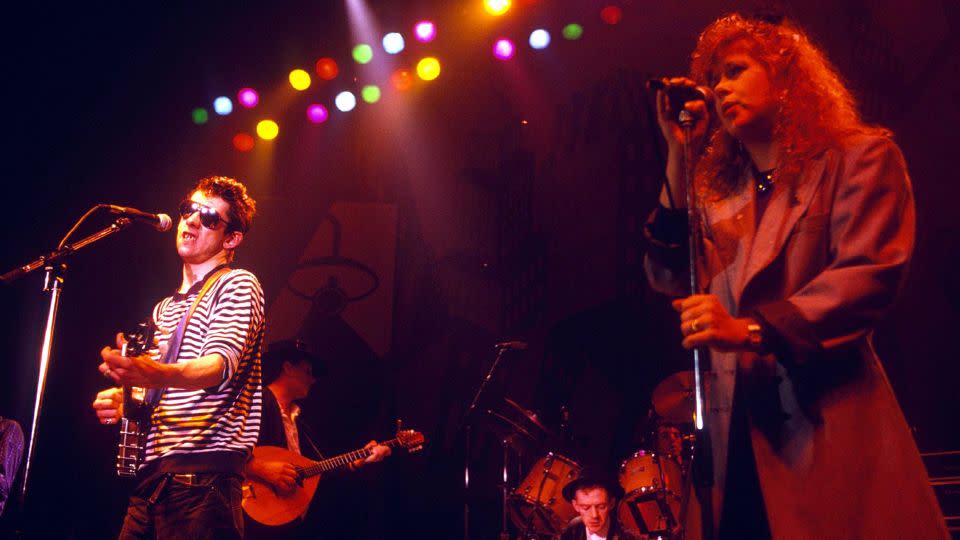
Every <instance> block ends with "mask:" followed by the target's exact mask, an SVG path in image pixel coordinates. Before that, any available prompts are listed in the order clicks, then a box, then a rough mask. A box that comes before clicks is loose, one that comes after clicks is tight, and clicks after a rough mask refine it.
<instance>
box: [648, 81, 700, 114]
mask: <svg viewBox="0 0 960 540" xmlns="http://www.w3.org/2000/svg"><path fill="white" fill-rule="evenodd" d="M647 88H648V89H649V90H660V91H663V92H666V93H667V99H668V100H670V110H672V111H677V112H678V113H679V111H682V110H683V106H684V105H686V103H687V102H688V101H705V102H706V103H707V104H710V103H713V90H711V89H709V88H707V87H706V86H687V85H682V84H667V83H665V82H663V81H661V80H660V79H650V80H649V81H647Z"/></svg>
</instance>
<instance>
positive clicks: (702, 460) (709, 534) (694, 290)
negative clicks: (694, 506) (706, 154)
mask: <svg viewBox="0 0 960 540" xmlns="http://www.w3.org/2000/svg"><path fill="white" fill-rule="evenodd" d="M679 121H680V127H682V128H683V175H684V183H685V185H686V189H687V228H688V231H687V233H688V236H689V245H688V250H689V255H690V263H689V264H690V267H689V271H690V294H699V293H700V280H699V275H698V268H699V264H698V259H697V251H698V250H699V249H700V245H701V244H700V241H701V238H700V233H701V231H700V211H699V209H698V208H697V194H696V192H695V189H694V182H693V151H692V149H691V147H690V139H691V137H692V135H693V122H694V119H693V114H691V113H690V111H688V110H686V109H683V110H681V111H680V114H679ZM706 352H707V351H705V350H704V349H703V348H702V347H697V348H695V349H694V350H693V382H694V399H695V408H696V418H695V421H696V424H695V426H696V431H697V439H696V443H695V445H694V453H693V460H692V461H693V463H692V464H691V465H692V468H693V482H694V485H695V486H696V487H697V490H696V491H697V494H698V496H699V498H700V520H701V524H700V526H701V534H702V537H703V539H704V540H713V537H714V531H713V493H712V489H711V488H712V487H713V450H712V445H711V442H710V430H709V429H705V427H704V426H705V422H704V413H705V411H706V408H705V407H704V392H703V390H704V378H703V375H704V370H707V371H708V370H709V369H710V368H709V366H705V362H706V363H709V359H708V358H707V356H706V354H705V353H706Z"/></svg>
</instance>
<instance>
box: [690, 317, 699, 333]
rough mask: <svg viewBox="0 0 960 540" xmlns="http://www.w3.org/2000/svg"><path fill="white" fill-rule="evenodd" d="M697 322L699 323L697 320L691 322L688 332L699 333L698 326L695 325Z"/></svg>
mask: <svg viewBox="0 0 960 540" xmlns="http://www.w3.org/2000/svg"><path fill="white" fill-rule="evenodd" d="M698 322H700V321H699V320H698V319H694V320H693V322H692V323H690V330H692V331H694V332H699V331H700V325H698V324H697V323H698Z"/></svg>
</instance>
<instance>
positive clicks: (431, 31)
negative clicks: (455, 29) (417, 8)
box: [413, 21, 437, 43]
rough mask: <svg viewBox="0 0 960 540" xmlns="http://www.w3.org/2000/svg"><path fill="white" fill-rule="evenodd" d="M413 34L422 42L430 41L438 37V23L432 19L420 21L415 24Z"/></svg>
mask: <svg viewBox="0 0 960 540" xmlns="http://www.w3.org/2000/svg"><path fill="white" fill-rule="evenodd" d="M413 35H415V36H417V41H419V42H421V43H430V42H431V41H433V40H434V39H436V37H437V25H435V24H433V22H432V21H420V22H418V23H417V24H415V25H414V26H413Z"/></svg>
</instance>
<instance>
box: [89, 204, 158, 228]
mask: <svg viewBox="0 0 960 540" xmlns="http://www.w3.org/2000/svg"><path fill="white" fill-rule="evenodd" d="M102 206H103V207H104V208H106V209H107V210H109V211H110V213H111V214H118V215H121V216H124V217H128V218H130V219H132V220H134V221H142V222H143V223H146V224H148V225H153V228H154V229H156V230H158V231H160V232H166V231H169V230H170V228H171V227H173V220H172V219H170V216H168V215H166V214H151V213H149V212H144V211H142V210H137V209H136V208H130V207H127V206H115V205H112V204H104V205H102Z"/></svg>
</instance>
